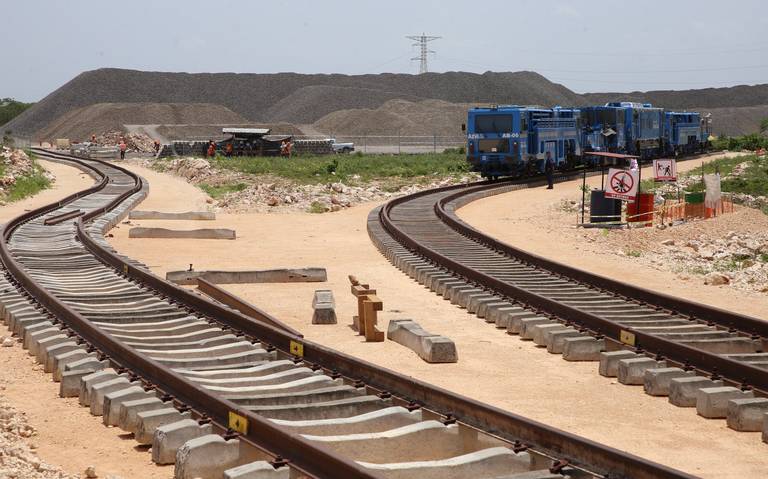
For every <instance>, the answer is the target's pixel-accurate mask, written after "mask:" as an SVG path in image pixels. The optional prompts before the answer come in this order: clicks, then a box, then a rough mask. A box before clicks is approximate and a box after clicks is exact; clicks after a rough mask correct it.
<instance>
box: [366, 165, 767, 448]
mask: <svg viewBox="0 0 768 479" xmlns="http://www.w3.org/2000/svg"><path fill="white" fill-rule="evenodd" d="M569 178H570V177H568V176H563V177H562V178H560V181H562V180H565V179H569ZM529 186H541V182H540V181H536V180H533V181H531V180H517V181H507V182H502V183H476V184H472V185H463V186H453V187H446V188H440V189H435V190H429V191H426V192H421V193H417V194H413V195H410V196H406V197H402V198H398V199H395V200H392V201H390V202H389V203H388V204H386V205H384V206H383V207H381V208H377V209H375V210H374V211H372V212H371V214H370V215H369V218H368V230H369V235H370V237H371V238H372V240H373V242H374V243H375V244H376V245H377V246H378V248H379V249H380V250H381V251H382V253H383V254H384V255H385V256H387V257H388V258H389V259H390V261H391V262H393V264H395V265H396V266H397V267H398V268H400V269H401V270H403V271H404V272H406V273H407V274H409V275H410V276H411V277H412V278H414V279H415V280H417V281H418V282H420V283H421V284H423V285H425V286H426V287H428V288H430V289H432V290H433V291H434V292H436V293H437V294H438V295H441V296H443V297H444V298H445V299H448V300H450V301H451V302H452V303H453V304H456V305H458V306H460V307H463V308H466V309H467V311H468V312H469V313H473V314H476V315H477V316H479V317H480V318H484V319H485V321H487V322H488V323H492V324H494V325H495V326H496V327H497V328H500V329H502V330H505V331H506V332H508V333H510V334H516V335H520V337H521V338H522V339H527V340H533V341H534V342H535V343H536V344H537V345H539V346H541V347H545V348H546V349H547V350H548V351H549V352H550V353H556V354H562V355H563V358H564V359H566V360H573V361H581V360H587V361H600V369H599V370H600V374H603V375H605V376H612V377H616V376H617V377H618V379H619V382H621V383H624V384H642V385H644V386H645V390H646V392H647V393H648V394H652V395H657V396H669V398H670V402H672V403H673V404H676V405H678V406H684V407H696V408H697V411H698V413H699V414H700V415H702V416H705V417H709V418H726V419H727V421H728V426H729V427H731V428H733V429H736V430H743V431H761V430H762V431H768V424H765V423H768V420H764V419H763V417H764V416H765V413H766V412H767V411H768V399H765V396H766V392H768V353H767V352H765V351H766V346H768V341H767V340H766V338H768V322H764V321H761V320H758V319H756V318H751V317H747V316H743V315H739V314H736V313H732V312H730V311H724V310H720V309H717V308H712V307H708V306H705V305H701V304H697V303H692V302H688V301H685V300H681V299H678V298H673V297H670V296H667V295H663V294H659V293H655V292H652V291H649V290H645V289H642V288H638V287H634V286H631V285H627V284H624V283H621V282H619V281H614V280H611V279H609V278H605V277H601V276H598V275H594V274H591V273H588V272H585V271H581V270H578V269H576V268H571V267H569V266H567V265H563V264H559V263H556V262H554V261H551V260H548V259H546V258H542V257H539V256H536V255H532V254H530V253H527V252H525V251H522V250H519V249H516V248H514V247H511V246H509V245H507V244H504V243H502V242H499V241H497V240H495V239H494V238H491V237H488V236H487V235H484V234H483V233H482V232H480V231H478V230H476V229H474V228H472V227H471V226H470V225H468V224H467V223H465V222H463V221H462V220H461V219H459V218H458V217H457V216H456V214H455V211H456V210H457V209H458V208H460V207H461V206H463V205H465V204H467V203H469V202H472V201H475V200H477V199H480V198H483V197H487V196H490V195H494V194H499V193H503V192H507V191H512V190H515V189H521V188H527V187H529ZM731 403H733V404H731ZM763 437H764V440H765V441H766V442H768V433H766V432H764V435H763Z"/></svg>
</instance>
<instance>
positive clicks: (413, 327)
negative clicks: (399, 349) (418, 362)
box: [387, 319, 459, 363]
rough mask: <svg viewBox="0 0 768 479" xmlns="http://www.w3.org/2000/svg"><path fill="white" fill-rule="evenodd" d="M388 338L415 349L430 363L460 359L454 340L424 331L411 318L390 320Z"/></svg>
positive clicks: (452, 361) (451, 361)
mask: <svg viewBox="0 0 768 479" xmlns="http://www.w3.org/2000/svg"><path fill="white" fill-rule="evenodd" d="M387 338H388V339H390V340H392V341H395V342H396V343H399V344H402V345H403V346H405V347H407V348H409V349H411V350H413V351H414V352H415V353H416V354H418V355H419V357H420V358H422V359H423V360H425V361H427V362H428V363H455V362H457V361H458V360H459V358H458V353H457V352H456V345H455V344H454V342H453V341H452V340H450V339H449V338H446V337H445V336H439V335H435V334H430V333H428V332H426V331H424V329H422V327H421V326H419V324H418V323H416V322H415V321H413V320H411V319H393V320H392V321H390V322H389V327H388V328H387Z"/></svg>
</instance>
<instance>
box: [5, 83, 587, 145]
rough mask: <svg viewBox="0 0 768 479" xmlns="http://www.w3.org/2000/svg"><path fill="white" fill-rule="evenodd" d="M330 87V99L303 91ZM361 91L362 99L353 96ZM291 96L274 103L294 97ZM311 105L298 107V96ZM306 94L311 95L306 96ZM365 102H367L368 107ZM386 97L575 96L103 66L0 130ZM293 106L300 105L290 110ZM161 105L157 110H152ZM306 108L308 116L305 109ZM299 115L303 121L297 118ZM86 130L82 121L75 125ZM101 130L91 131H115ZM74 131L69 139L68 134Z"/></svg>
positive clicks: (560, 99)
mask: <svg viewBox="0 0 768 479" xmlns="http://www.w3.org/2000/svg"><path fill="white" fill-rule="evenodd" d="M315 86H328V87H334V88H335V90H333V91H332V92H331V93H330V94H328V92H327V91H322V92H320V94H318V91H317V89H309V90H303V93H302V92H300V90H301V89H303V88H305V87H315ZM361 89H362V90H365V94H361V93H362V92H361ZM297 92H299V93H298V95H297V96H294V97H293V98H291V99H289V100H287V101H286V102H283V103H280V101H281V100H282V99H286V98H288V97H289V96H290V95H292V94H294V93H297ZM305 95H308V96H310V97H311V100H310V101H308V102H305V103H302V100H301V97H303V96H305ZM313 95H314V96H313ZM369 98H375V102H371V101H370V100H369ZM392 98H406V99H413V100H416V99H421V98H433V99H440V100H445V101H449V102H456V103H462V102H497V103H523V104H525V103H537V104H542V105H554V104H560V105H572V104H579V103H582V97H581V96H580V95H577V94H576V93H574V92H572V91H570V90H568V89H567V88H565V87H563V86H562V85H557V84H554V83H552V82H550V81H548V80H547V79H546V78H544V77H542V76H541V75H539V74H537V73H533V72H517V73H492V72H487V73H484V74H475V73H462V72H449V73H428V74H424V75H407V74H377V75H302V74H295V73H277V74H251V73H239V74H238V73H215V74H209V73H199V74H189V73H164V72H141V71H135V70H120V69H113V68H105V69H99V70H93V71H88V72H84V73H82V74H80V75H78V76H77V77H75V78H74V79H72V80H71V81H69V82H68V83H67V84H65V85H63V86H62V87H60V88H59V89H58V90H56V91H54V92H53V93H51V94H50V95H48V96H47V97H46V98H44V99H42V100H41V101H39V102H38V103H36V104H35V105H34V106H33V107H31V108H30V109H29V110H27V111H25V112H24V113H23V114H21V115H19V116H18V117H16V118H15V119H14V120H12V121H11V122H9V123H8V124H7V125H6V126H5V128H7V129H10V130H12V131H13V132H14V133H16V134H19V135H29V136H31V135H33V134H35V135H36V136H39V133H40V132H41V130H44V129H46V130H45V133H46V134H45V138H46V139H47V138H49V137H70V138H76V137H86V136H90V133H91V132H90V130H88V131H82V130H79V131H74V132H71V133H70V134H68V135H66V136H62V135H61V134H58V133H57V134H55V135H54V134H53V133H54V132H55V131H56V130H55V129H49V128H48V127H49V125H51V124H52V123H53V122H54V121H57V119H64V121H63V122H59V121H57V123H58V124H59V125H60V127H61V128H63V127H64V126H65V125H66V124H70V123H74V121H75V117H76V116H77V115H75V116H69V118H66V119H65V117H64V115H66V114H68V113H70V112H72V111H73V110H76V109H78V108H83V107H87V106H89V105H95V104H105V103H112V104H115V103H123V104H124V103H145V104H146V103H162V104H168V103H209V104H210V103H213V104H217V105H223V106H224V107H227V108H229V109H230V110H232V111H234V112H236V113H237V114H239V115H241V116H242V117H244V118H245V119H246V121H252V122H270V121H289V122H295V123H312V122H314V121H316V120H318V119H319V118H320V117H322V116H324V115H326V114H327V113H329V112H332V111H336V110H340V109H350V108H359V107H378V106H379V105H381V104H383V103H384V102H385V101H387V100H390V99H392ZM296 105H301V109H300V110H297V109H296ZM161 106H162V105H158V108H159V107H161ZM307 108H310V109H309V110H306V109H307ZM299 115H303V118H304V120H301V121H299V120H298V119H297V118H298V116H299ZM242 122H243V119H242V118H241V119H238V120H231V119H226V120H224V119H221V120H215V121H214V120H213V119H211V118H207V117H206V115H200V116H198V117H196V119H195V121H181V120H178V119H177V120H171V121H169V120H163V119H156V118H151V119H146V120H143V121H135V120H130V121H128V120H123V119H122V118H120V124H166V123H242ZM86 126H88V122H86V123H84V124H83V127H86ZM114 126H115V125H108V126H102V127H100V128H97V129H96V131H106V130H111V129H115V128H114ZM74 133H76V134H74Z"/></svg>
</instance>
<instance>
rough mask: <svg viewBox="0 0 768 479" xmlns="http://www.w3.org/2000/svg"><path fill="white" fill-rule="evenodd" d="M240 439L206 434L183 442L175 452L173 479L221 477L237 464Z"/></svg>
mask: <svg viewBox="0 0 768 479" xmlns="http://www.w3.org/2000/svg"><path fill="white" fill-rule="evenodd" d="M239 457H240V441H239V440H237V439H230V440H229V441H227V440H225V439H224V438H223V437H221V436H218V435H215V434H208V435H206V436H201V437H197V438H195V439H191V440H189V441H187V442H186V443H184V445H183V446H181V447H180V448H179V450H178V452H177V453H176V462H175V467H174V470H173V477H174V479H195V478H208V477H222V476H223V474H224V471H226V470H227V469H231V468H233V467H235V466H237V465H238V459H239Z"/></svg>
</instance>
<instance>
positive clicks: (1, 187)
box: [0, 146, 53, 196]
mask: <svg viewBox="0 0 768 479" xmlns="http://www.w3.org/2000/svg"><path fill="white" fill-rule="evenodd" d="M0 167H2V171H3V174H2V176H0V196H2V195H3V194H4V193H5V192H6V190H8V188H10V187H11V186H13V185H15V184H16V181H17V179H18V178H19V177H21V176H26V175H29V174H32V173H33V172H34V170H35V164H34V163H33V162H32V159H31V158H30V157H29V155H27V154H26V153H25V152H24V150H16V149H11V148H8V147H5V146H4V147H3V149H2V152H0ZM44 174H45V175H46V176H48V177H49V179H52V178H53V177H52V176H51V175H50V174H49V173H47V172H46V173H44Z"/></svg>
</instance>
